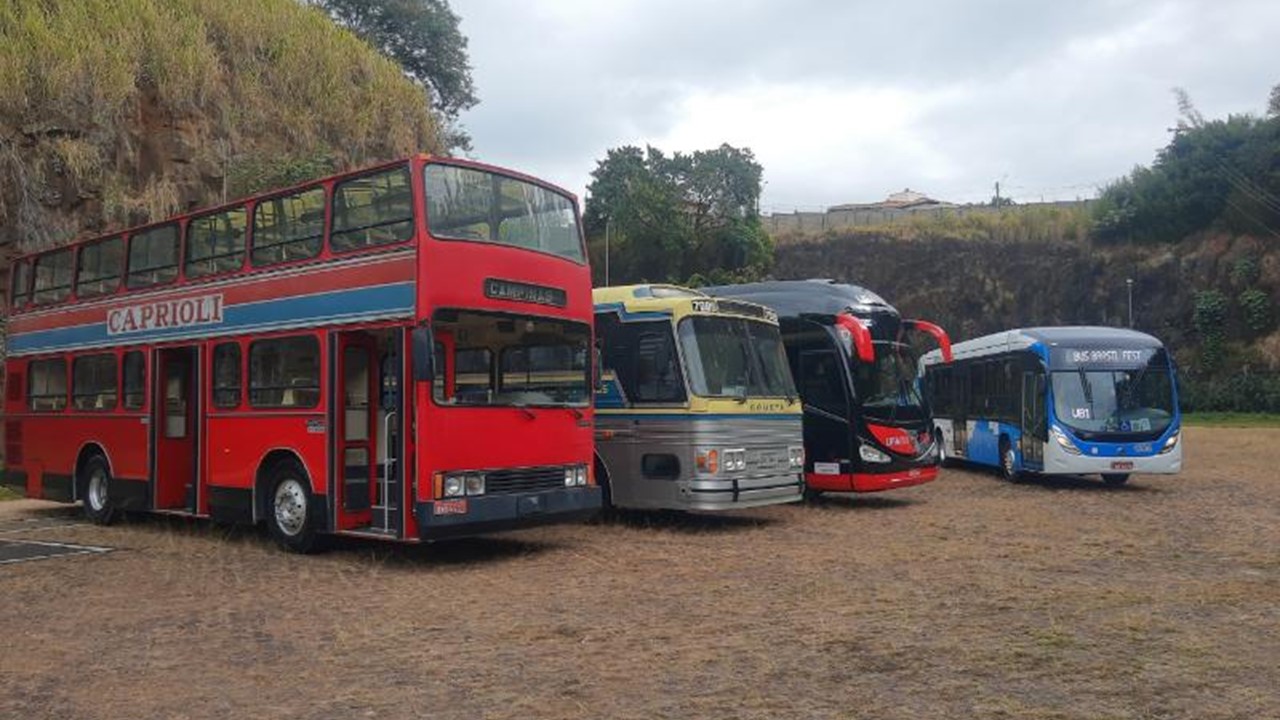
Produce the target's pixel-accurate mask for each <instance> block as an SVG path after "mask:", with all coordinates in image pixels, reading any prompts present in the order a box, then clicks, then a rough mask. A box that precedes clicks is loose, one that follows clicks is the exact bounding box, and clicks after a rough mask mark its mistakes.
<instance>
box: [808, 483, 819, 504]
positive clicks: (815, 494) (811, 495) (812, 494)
mask: <svg viewBox="0 0 1280 720" xmlns="http://www.w3.org/2000/svg"><path fill="white" fill-rule="evenodd" d="M803 494H804V501H805V502H813V501H815V500H817V499H818V498H820V497H822V491H821V490H815V489H813V488H811V487H809V483H805V484H804V491H803Z"/></svg>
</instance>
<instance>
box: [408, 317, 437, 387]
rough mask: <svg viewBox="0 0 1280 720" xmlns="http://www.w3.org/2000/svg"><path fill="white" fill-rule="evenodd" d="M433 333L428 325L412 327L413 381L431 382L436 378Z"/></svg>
mask: <svg viewBox="0 0 1280 720" xmlns="http://www.w3.org/2000/svg"><path fill="white" fill-rule="evenodd" d="M435 352H436V341H435V335H434V334H433V333H432V332H431V326H430V325H419V326H418V327H416V328H414V329H413V379H414V381H415V382H431V381H432V380H435V378H436V367H435V364H436V363H435V360H436V356H435Z"/></svg>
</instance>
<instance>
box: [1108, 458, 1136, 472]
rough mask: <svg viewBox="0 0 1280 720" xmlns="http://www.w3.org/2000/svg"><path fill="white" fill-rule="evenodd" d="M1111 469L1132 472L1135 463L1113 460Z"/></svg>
mask: <svg viewBox="0 0 1280 720" xmlns="http://www.w3.org/2000/svg"><path fill="white" fill-rule="evenodd" d="M1111 469H1112V470H1132V469H1133V461H1132V460H1112V461H1111Z"/></svg>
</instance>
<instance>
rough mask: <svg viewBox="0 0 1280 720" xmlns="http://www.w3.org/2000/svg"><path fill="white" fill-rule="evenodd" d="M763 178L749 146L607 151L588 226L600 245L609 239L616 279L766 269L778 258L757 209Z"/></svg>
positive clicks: (718, 275)
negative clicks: (688, 151)
mask: <svg viewBox="0 0 1280 720" xmlns="http://www.w3.org/2000/svg"><path fill="white" fill-rule="evenodd" d="M763 174H764V169H763V168H762V167H761V166H760V164H759V163H758V162H756V160H755V156H754V155H753V154H752V152H751V151H750V150H749V149H746V148H741V149H740V148H735V147H732V146H730V145H721V146H720V147H718V148H716V149H714V150H699V151H696V152H694V153H692V154H684V153H678V152H677V153H675V154H673V155H670V156H668V155H666V154H665V153H663V152H662V151H661V150H659V149H657V148H654V147H646V148H645V149H644V150H641V149H640V148H638V147H635V146H630V145H629V146H625V147H620V148H613V149H610V150H608V151H607V153H606V155H605V158H604V159H603V160H601V161H599V162H598V163H597V166H596V169H595V170H594V171H593V172H592V173H591V176H592V182H591V184H590V186H588V188H587V193H588V196H587V203H586V214H585V217H584V224H585V226H586V231H587V235H588V237H589V238H592V240H593V242H595V243H596V244H599V243H600V242H602V241H603V238H604V236H605V235H606V233H607V234H608V236H609V244H610V266H611V272H610V278H609V279H610V282H634V281H641V280H647V281H654V282H661V281H667V282H682V281H685V280H687V279H688V278H689V277H690V276H692V275H694V274H695V273H696V274H698V275H699V277H706V278H711V279H712V280H713V281H720V280H730V279H737V278H746V277H751V276H754V275H758V274H759V273H761V272H763V270H764V269H765V268H767V267H768V265H769V263H770V261H771V258H772V244H771V242H770V240H769V237H768V235H767V234H766V233H765V232H764V229H763V227H761V225H760V217H759V212H758V205H759V200H760V187H761V182H762V177H763Z"/></svg>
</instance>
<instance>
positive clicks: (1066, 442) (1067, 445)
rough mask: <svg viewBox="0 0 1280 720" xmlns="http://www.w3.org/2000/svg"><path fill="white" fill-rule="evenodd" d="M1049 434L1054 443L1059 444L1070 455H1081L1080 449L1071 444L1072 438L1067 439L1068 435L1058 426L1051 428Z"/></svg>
mask: <svg viewBox="0 0 1280 720" xmlns="http://www.w3.org/2000/svg"><path fill="white" fill-rule="evenodd" d="M1049 434H1050V435H1052V436H1053V441H1054V442H1056V443H1058V447H1060V448H1062V449H1063V450H1066V451H1067V453H1068V454H1070V455H1079V454H1080V448H1078V447H1076V444H1075V443H1073V442H1071V438H1069V437H1067V434H1066V433H1064V432H1062V431H1061V430H1059V429H1058V427H1057V426H1056V425H1055V426H1053V427H1051V428H1049Z"/></svg>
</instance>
